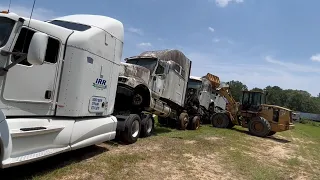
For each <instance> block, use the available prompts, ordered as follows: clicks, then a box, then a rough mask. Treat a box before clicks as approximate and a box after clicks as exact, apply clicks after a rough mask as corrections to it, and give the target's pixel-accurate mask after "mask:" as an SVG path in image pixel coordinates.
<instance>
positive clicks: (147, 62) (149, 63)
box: [126, 58, 157, 72]
mask: <svg viewBox="0 0 320 180" xmlns="http://www.w3.org/2000/svg"><path fill="white" fill-rule="evenodd" d="M126 63H129V64H135V65H139V66H142V67H145V68H147V69H149V70H150V71H151V72H153V70H154V68H155V67H156V65H157V59H153V58H141V59H140V58H139V59H129V60H127V61H126Z"/></svg>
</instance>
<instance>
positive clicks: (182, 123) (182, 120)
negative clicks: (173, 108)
mask: <svg viewBox="0 0 320 180" xmlns="http://www.w3.org/2000/svg"><path fill="white" fill-rule="evenodd" d="M188 123H189V116H188V114H187V113H185V112H183V113H181V114H180V116H179V120H178V128H179V129H181V130H185V129H186V128H187V126H188Z"/></svg>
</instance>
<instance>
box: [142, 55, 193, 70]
mask: <svg viewBox="0 0 320 180" xmlns="http://www.w3.org/2000/svg"><path fill="white" fill-rule="evenodd" d="M139 56H153V57H156V58H158V59H161V60H165V61H169V60H171V61H174V62H176V63H177V64H179V65H180V66H181V67H182V68H183V69H184V70H185V71H186V72H188V71H189V66H190V60H189V59H188V58H187V57H186V56H185V55H184V54H183V53H182V52H181V51H179V50H176V49H165V50H158V51H145V52H143V53H141V54H140V55H139Z"/></svg>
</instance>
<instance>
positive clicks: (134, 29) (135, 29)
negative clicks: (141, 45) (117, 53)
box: [128, 27, 143, 36]
mask: <svg viewBox="0 0 320 180" xmlns="http://www.w3.org/2000/svg"><path fill="white" fill-rule="evenodd" d="M128 31H129V32H131V33H135V34H138V35H140V36H143V31H142V30H141V29H138V28H133V27H130V28H128Z"/></svg>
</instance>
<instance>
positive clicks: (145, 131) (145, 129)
mask: <svg viewBox="0 0 320 180" xmlns="http://www.w3.org/2000/svg"><path fill="white" fill-rule="evenodd" d="M153 131H154V119H153V117H152V114H147V115H145V116H144V118H143V119H142V120H141V134H140V137H149V136H151V135H152V133H153Z"/></svg>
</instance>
